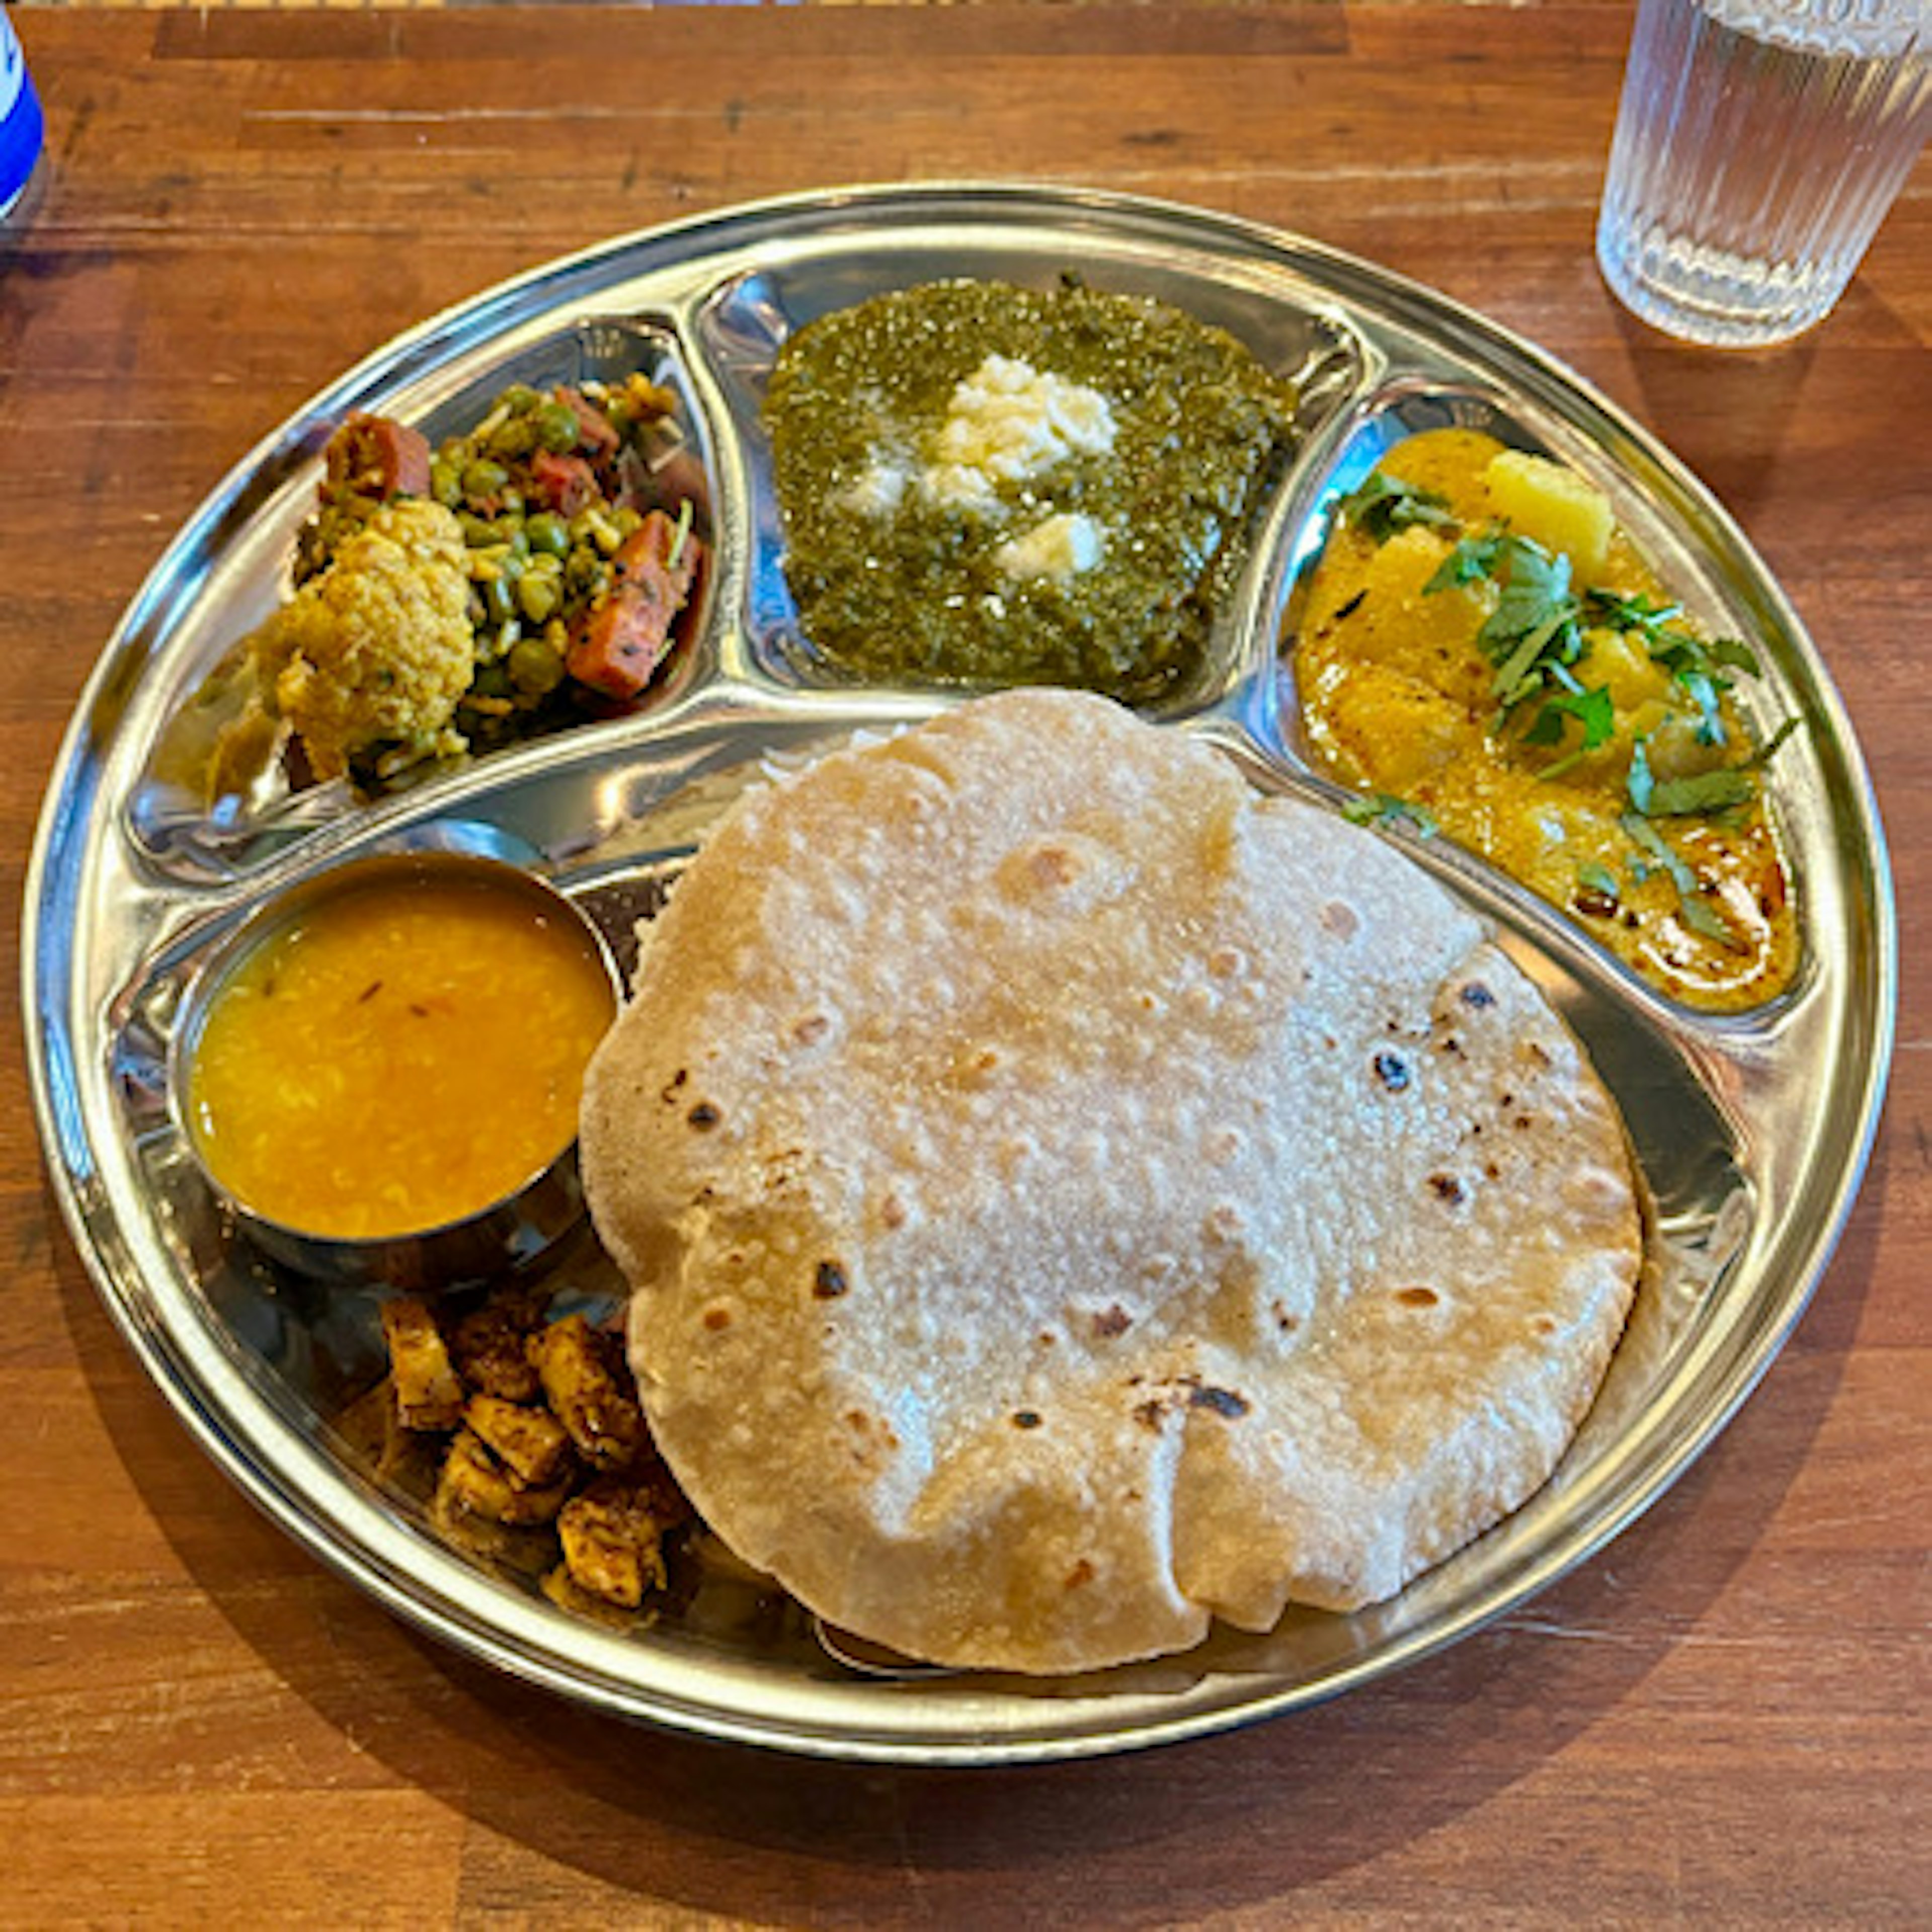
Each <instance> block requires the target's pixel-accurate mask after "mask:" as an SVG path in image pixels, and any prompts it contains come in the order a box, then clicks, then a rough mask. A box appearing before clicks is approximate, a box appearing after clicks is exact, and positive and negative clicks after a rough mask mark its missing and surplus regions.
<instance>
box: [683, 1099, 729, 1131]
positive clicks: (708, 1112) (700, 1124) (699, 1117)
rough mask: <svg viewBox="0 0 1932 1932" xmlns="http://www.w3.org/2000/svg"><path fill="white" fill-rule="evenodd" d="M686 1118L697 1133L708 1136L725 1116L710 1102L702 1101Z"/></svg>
mask: <svg viewBox="0 0 1932 1932" xmlns="http://www.w3.org/2000/svg"><path fill="white" fill-rule="evenodd" d="M684 1118H685V1120H687V1121H689V1122H690V1124H691V1127H692V1128H693V1129H694V1130H695V1131H696V1132H697V1133H700V1134H708V1133H710V1131H711V1130H712V1128H713V1127H716V1126H717V1124H718V1122H719V1121H721V1120H722V1119H723V1118H724V1115H722V1114H721V1113H720V1112H718V1109H716V1108H715V1107H714V1106H712V1104H711V1103H710V1102H709V1100H700V1101H699V1102H698V1103H697V1106H694V1107H693V1108H692V1109H691V1112H689V1113H688V1114H686V1115H685V1117H684Z"/></svg>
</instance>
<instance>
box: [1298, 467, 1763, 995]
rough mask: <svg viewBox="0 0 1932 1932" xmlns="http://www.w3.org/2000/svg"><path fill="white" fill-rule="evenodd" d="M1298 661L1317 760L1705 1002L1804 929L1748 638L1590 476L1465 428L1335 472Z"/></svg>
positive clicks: (1677, 990)
mask: <svg viewBox="0 0 1932 1932" xmlns="http://www.w3.org/2000/svg"><path fill="white" fill-rule="evenodd" d="M1294 648H1295V675H1296V681H1297V685H1298V694H1299V700H1300V704H1301V714H1302V718H1303V721H1304V727H1305V729H1306V733H1307V740H1308V744H1309V746H1310V751H1311V753H1312V754H1313V758H1314V760H1315V762H1316V764H1317V765H1318V766H1319V768H1321V769H1324V770H1325V772H1328V774H1329V775H1331V776H1333V777H1334V778H1337V779H1339V780H1340V781H1342V782H1343V783H1344V784H1348V785H1349V786H1351V787H1355V788H1356V789H1358V790H1361V791H1362V792H1364V793H1366V794H1367V798H1366V799H1365V800H1364V810H1363V814H1362V815H1364V816H1365V817H1367V816H1373V815H1375V814H1379V813H1388V814H1402V815H1406V816H1407V817H1410V818H1412V819H1413V820H1415V821H1416V822H1417V823H1419V824H1420V825H1421V826H1422V827H1423V828H1424V829H1425V830H1427V829H1433V828H1434V827H1436V826H1439V827H1440V828H1441V829H1442V832H1444V833H1445V834H1446V835H1448V837H1450V838H1454V839H1456V840H1457V841H1459V842H1460V843H1461V844H1466V845H1467V846H1469V847H1472V848H1473V849H1474V850H1475V851H1477V852H1478V853H1481V854H1482V855H1483V856H1484V857H1485V858H1487V859H1490V860H1491V861H1493V862H1494V863H1495V864H1496V865H1499V866H1501V867H1502V868H1503V869H1504V870H1505V871H1508V872H1509V873H1511V874H1512V875H1514V877H1516V878H1517V879H1519V880H1521V881H1522V882H1523V883H1525V884H1526V885H1527V886H1529V887H1530V888H1531V889H1532V890H1533V891H1535V892H1537V893H1538V894H1540V895H1541V896H1542V897H1543V898H1546V899H1547V900H1549V901H1551V902H1552V903H1553V904H1556V905H1558V906H1560V907H1563V908H1564V909H1565V910H1566V911H1567V912H1568V913H1570V914H1571V916H1574V918H1576V919H1578V920H1579V921H1580V922H1581V923H1582V924H1583V926H1584V927H1585V928H1586V929H1587V930H1588V931H1589V932H1592V934H1594V935H1595V936H1596V937H1597V938H1599V939H1601V941H1603V942H1604V944H1605V945H1607V947H1610V949H1611V950H1613V952H1614V953H1616V954H1617V955H1618V956H1619V957H1620V958H1621V959H1623V960H1624V961H1625V962H1626V963H1628V965H1630V966H1631V967H1632V968H1634V969H1635V970H1636V971H1637V972H1638V973H1640V974H1642V975H1643V977H1644V978H1646V980H1649V982H1650V983H1652V984H1653V985H1655V986H1658V987H1659V988H1661V989H1662V990H1663V991H1664V992H1667V993H1668V994H1670V995H1673V997H1675V998H1679V999H1681V1000H1682V1001H1685V1002H1686V1003H1687V1004H1691V1005H1693V1006H1696V1007H1701V1008H1703V1009H1706V1010H1712V1011H1733V1010H1739V1009H1741V1008H1743V1007H1749V1006H1753V1005H1756V1004H1759V1003H1760V1002H1762V1001H1765V1000H1766V999H1769V998H1772V996H1774V995H1776V994H1777V993H1778V992H1780V991H1781V989H1783V988H1784V986H1786V985H1787V983H1788V982H1789V981H1790V977H1791V976H1792V974H1793V971H1794V970H1795V968H1796V961H1797V953H1798V940H1797V928H1796V917H1795V915H1794V912H1793V906H1792V904H1791V898H1790V889H1789V886H1788V883H1787V875H1786V870H1785V866H1784V860H1783V857H1782V855H1781V851H1780V848H1779V843H1778V835H1777V832H1776V830H1775V827H1774V826H1773V824H1772V820H1771V817H1770V815H1769V812H1768V811H1767V810H1766V805H1765V801H1764V799H1763V794H1762V792H1761V790H1760V773H1761V772H1762V771H1763V768H1764V767H1765V766H1766V764H1767V763H1769V760H1771V758H1772V756H1773V754H1775V751H1776V750H1777V748H1778V745H1780V744H1781V742H1783V740H1784V737H1785V736H1786V735H1787V733H1788V732H1789V730H1790V729H1791V728H1792V725H1791V724H1790V723H1787V724H1785V725H1784V726H1781V727H1780V728H1779V729H1778V730H1776V731H1775V732H1772V733H1769V734H1767V735H1766V736H1765V737H1764V738H1763V739H1762V740H1760V739H1757V738H1756V737H1754V734H1753V733H1752V730H1751V727H1750V725H1749V724H1748V722H1747V721H1746V719H1745V716H1744V715H1743V712H1742V709H1741V708H1740V707H1739V705H1738V704H1737V703H1736V700H1735V697H1734V694H1733V692H1734V687H1735V685H1736V683H1737V682H1738V680H1739V679H1741V678H1748V677H1753V676H1756V675H1757V673H1758V670H1759V667H1758V664H1757V659H1756V657H1755V655H1754V653H1753V652H1752V651H1751V648H1750V646H1748V644H1745V643H1742V642H1741V641H1739V640H1736V639H1734V638H1712V637H1707V636H1706V635H1705V634H1703V631H1700V629H1699V628H1697V625H1695V624H1694V622H1692V621H1691V619H1689V618H1688V617H1687V616H1685V613H1683V612H1682V610H1680V609H1679V607H1677V606H1676V604H1673V603H1672V602H1671V601H1670V598H1669V596H1668V594H1667V592H1666V591H1665V590H1664V587H1663V586H1662V585H1661V584H1660V583H1658V580H1657V579H1656V577H1655V576H1654V575H1653V574H1652V571H1650V569H1649V568H1648V566H1647V565H1646V564H1645V563H1644V562H1643V559H1641V558H1640V556H1638V555H1637V553H1636V551H1635V550H1634V548H1633V547H1632V546H1631V543H1630V541H1629V539H1628V537H1627V535H1625V532H1623V531H1622V529H1620V528H1619V526H1618V524H1617V523H1616V518H1615V516H1614V514H1613V511H1612V509H1611V507H1610V501H1609V499H1607V497H1606V496H1604V494H1603V493H1602V492H1601V490H1598V489H1597V488H1596V487H1595V485H1594V484H1592V483H1591V482H1589V481H1588V480H1587V479H1586V478H1584V477H1583V476H1581V475H1578V474H1577V472H1574V471H1573V470H1571V469H1568V468H1566V467H1565V466H1562V465H1561V464H1559V463H1554V462H1552V461H1550V460H1547V459H1546V458H1542V457H1538V456H1533V455H1528V454H1526V453H1525V452H1521V451H1517V450H1512V449H1506V448H1505V446H1503V445H1502V443H1499V442H1497V441H1496V440H1494V439H1493V438H1492V437H1487V436H1484V435H1481V434H1478V433H1476V432H1475V431H1467V430H1436V431H1427V432H1424V433H1423V434H1418V435H1417V436H1415V437H1412V438H1410V439H1409V440H1408V441H1406V442H1405V443H1402V444H1400V445H1399V446H1397V448H1396V449H1394V451H1392V452H1391V453H1390V454H1389V455H1388V456H1387V457H1385V458H1384V459H1383V460H1382V463H1381V464H1380V465H1379V466H1378V467H1377V468H1376V469H1375V470H1374V471H1373V472H1371V474H1370V476H1369V477H1368V478H1367V481H1365V482H1364V483H1363V484H1362V485H1361V487H1359V488H1358V489H1357V490H1355V491H1354V492H1353V493H1352V494H1351V495H1350V496H1348V497H1347V498H1346V499H1344V500H1343V503H1342V505H1341V506H1340V511H1339V513H1338V514H1337V519H1336V523H1335V527H1334V531H1333V532H1332V534H1331V538H1330V541H1329V543H1328V547H1327V550H1326V551H1325V553H1324V555H1323V556H1322V560H1321V562H1320V563H1319V565H1318V567H1317V568H1316V572H1315V574H1314V576H1313V580H1312V582H1311V583H1310V586H1309V587H1308V592H1307V598H1306V601H1305V604H1304V608H1303V611H1302V615H1301V622H1300V626H1299V633H1298V637H1297V638H1296V640H1295V647H1294Z"/></svg>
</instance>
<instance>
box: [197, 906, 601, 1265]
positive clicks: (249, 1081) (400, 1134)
mask: <svg viewBox="0 0 1932 1932" xmlns="http://www.w3.org/2000/svg"><path fill="white" fill-rule="evenodd" d="M612 1012H613V997H612V994H611V991H610V984H609V981H608V979H607V976H606V974H605V972H604V967H603V964H602V962H601V960H600V959H598V956H596V954H595V951H594V950H593V949H592V947H591V946H590V945H589V943H588V941H586V938H584V936H583V934H582V933H581V932H579V931H578V930H577V929H576V928H575V927H574V926H573V925H571V923H569V922H566V921H565V920H562V919H559V918H557V917H556V916H553V915H551V914H550V913H547V912H546V911H545V910H543V909H542V907H541V905H540V904H536V903H534V902H532V901H531V900H529V899H528V898H525V897H524V896H523V895H521V894H520V893H514V892H503V891H499V890H496V889H492V888H490V886H487V885H486V884H478V883H473V882H468V881H456V880H428V881H424V880H411V881H408V882H406V883H395V882H390V883H372V884H371V885H370V886H368V887H365V888H363V889H357V890H353V891H349V892H344V893H342V894H341V895H338V896H337V897H335V898H325V899H323V900H322V901H320V902H319V903H318V904H317V905H316V907H314V910H313V911H312V912H311V913H309V914H308V915H306V916H304V917H302V918H301V919H299V920H296V921H295V922H292V923H291V924H290V925H289V926H287V927H284V928H283V929H281V930H279V931H278V932H275V933H274V934H272V935H270V936H269V938H266V939H265V940H264V941H263V943H262V944H260V946H258V947H256V948H255V949H254V950H253V951H252V952H251V953H249V954H248V956H247V957H246V958H245V959H244V960H243V961H242V963H241V964H240V965H239V967H237V968H236V970H235V971H234V972H233V974H231V975H230V976H229V978H228V979H227V980H226V982H225V983H223V986H221V988H220V990H219V991H218V992H217V994H216V995H215V998H214V1001H213V1003H212V1004H211V1007H210V1010H209V1013H208V1019H207V1021H206V1023H205V1026H204V1028H203V1029H202V1035H201V1039H200V1041H199V1047H198V1050H197V1052H196V1057H195V1061H194V1064H193V1070H192V1073H191V1076H190V1083H189V1097H188V1111H189V1116H190V1120H189V1124H190V1131H191V1133H193V1136H194V1140H195V1143H196V1147H197V1148H198V1149H199V1152H200V1154H201V1156H202V1160H204V1161H205V1163H206V1164H207V1166H208V1169H209V1171H210V1172H211V1173H212V1174H213V1175H214V1176H215V1178H217V1180H218V1181H220V1183H221V1184H222V1185H223V1187H226V1189H228V1190H229V1192H230V1193H232V1194H233V1196H235V1197H236V1199H239V1200H240V1201H241V1202H243V1203H245V1205H247V1206H248V1207H250V1208H252V1209H254V1211H256V1212H257V1214H261V1215H263V1216H264V1217H266V1218H267V1219H269V1220H273V1221H275V1222H278V1223H281V1224H282V1225H283V1226H287V1227H290V1228H293V1229H298V1230H299V1231H301V1232H305V1233H308V1234H314V1235H325V1236H329V1237H332V1238H339V1239H340V1238H347V1239H357V1240H360V1239H368V1238H373V1237H378V1236H383V1235H399V1234H404V1233H409V1232H416V1231H418V1230H421V1229H428V1228H432V1227H437V1226H442V1225H443V1224H444V1223H447V1222H450V1221H454V1220H460V1219H461V1218H462V1217H464V1216H466V1215H468V1214H473V1213H475V1212H476V1211H478V1210H479V1209H481V1208H486V1207H487V1206H489V1205H491V1204H492V1203H493V1202H496V1201H498V1200H500V1199H502V1198H503V1197H504V1196H506V1195H508V1194H511V1193H514V1191H515V1190H517V1188H518V1187H520V1186H521V1185H522V1184H523V1183H524V1182H525V1181H528V1180H529V1178H531V1177H532V1175H535V1173H537V1172H538V1171H539V1170H541V1169H542V1168H543V1167H544V1166H546V1165H547V1163H549V1162H550V1161H551V1160H553V1159H554V1158H555V1157H556V1156H557V1155H558V1154H560V1153H561V1152H562V1151H563V1149H564V1148H566V1147H568V1145H569V1144H570V1142H571V1139H573V1138H574V1136H575V1134H576V1132H577V1103H578V1100H579V1097H580V1093H581V1091H582V1086H583V1070H584V1067H585V1065H586V1062H587V1061H588V1060H589V1057H590V1054H591V1052H592V1049H593V1048H594V1047H595V1046H596V1044H597V1043H598V1040H600V1039H601V1037H603V1034H604V1031H605V1029H606V1028H607V1026H608V1025H609V1024H610V1018H611V1015H612Z"/></svg>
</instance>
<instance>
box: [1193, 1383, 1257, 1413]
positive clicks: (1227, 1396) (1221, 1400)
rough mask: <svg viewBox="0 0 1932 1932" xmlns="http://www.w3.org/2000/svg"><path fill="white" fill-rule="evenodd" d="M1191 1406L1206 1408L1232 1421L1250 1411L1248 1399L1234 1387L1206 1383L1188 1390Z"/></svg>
mask: <svg viewBox="0 0 1932 1932" xmlns="http://www.w3.org/2000/svg"><path fill="white" fill-rule="evenodd" d="M1187 1406H1188V1407H1189V1408H1190V1409H1206V1410H1207V1411H1208V1412H1209V1413H1210V1414H1211V1415H1220V1416H1225V1417H1226V1418H1227V1420H1228V1421H1230V1422H1233V1421H1238V1420H1239V1418H1241V1417H1242V1416H1244V1415H1247V1412H1248V1406H1249V1405H1248V1399H1247V1397H1246V1396H1242V1395H1237V1394H1235V1391H1233V1390H1232V1389H1224V1388H1214V1387H1213V1386H1212V1385H1205V1384H1204V1385H1202V1386H1201V1387H1200V1388H1191V1389H1190V1390H1189V1391H1188V1392H1187Z"/></svg>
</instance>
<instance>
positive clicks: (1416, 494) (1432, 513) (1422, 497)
mask: <svg viewBox="0 0 1932 1932" xmlns="http://www.w3.org/2000/svg"><path fill="white" fill-rule="evenodd" d="M1340 515H1341V517H1342V520H1343V522H1344V523H1352V524H1353V525H1354V526H1355V527H1356V528H1357V529H1362V530H1366V531H1367V532H1368V533H1369V535H1370V536H1372V537H1373V538H1375V540H1376V542H1377V543H1387V542H1388V540H1389V538H1391V537H1392V536H1394V535H1395V534H1396V532H1397V531H1398V530H1406V529H1415V528H1416V527H1417V526H1421V527H1423V528H1424V529H1454V528H1455V527H1456V518H1455V515H1454V512H1453V511H1451V509H1450V508H1449V499H1448V497H1446V496H1439V495H1438V494H1437V493H1436V492H1435V491H1434V490H1424V489H1421V488H1419V487H1418V486H1417V485H1416V484H1413V483H1405V482H1404V481H1403V480H1402V478H1400V476H1391V475H1388V474H1387V473H1386V472H1384V471H1382V470H1379V469H1377V470H1372V471H1371V472H1370V473H1369V475H1368V476H1367V478H1365V479H1364V481H1363V482H1362V483H1361V486H1360V487H1358V488H1357V489H1355V490H1352V491H1351V492H1350V493H1349V495H1347V496H1345V497H1343V499H1342V502H1341V504H1340Z"/></svg>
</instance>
